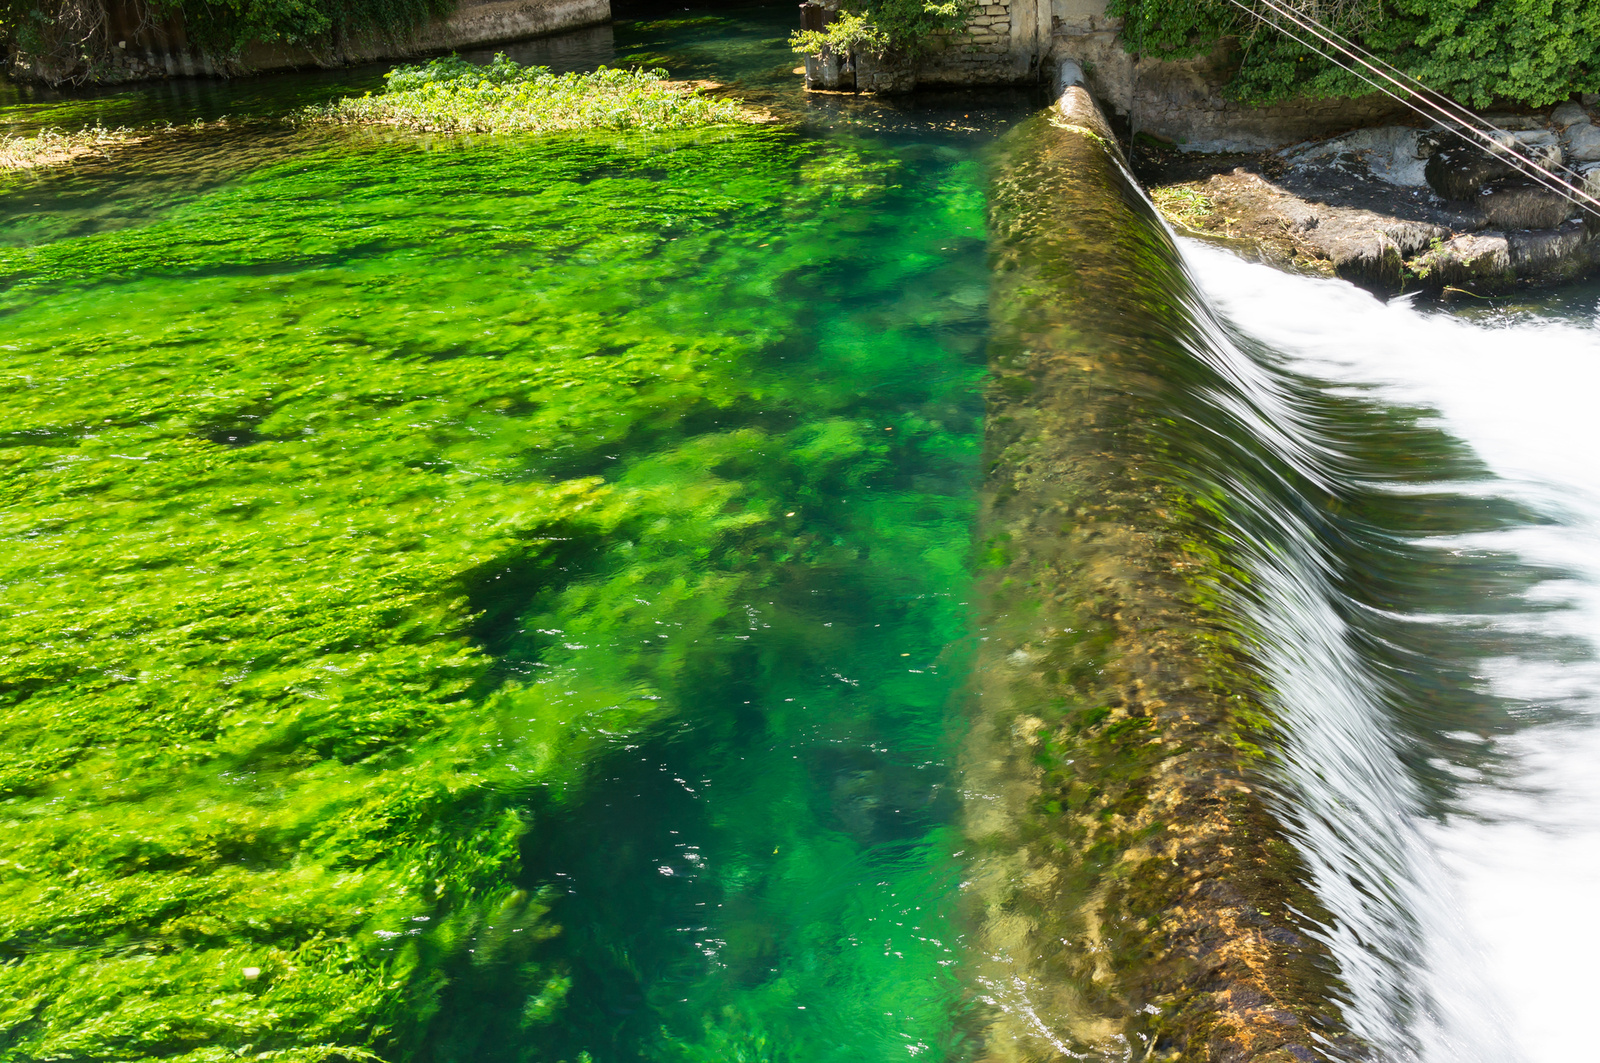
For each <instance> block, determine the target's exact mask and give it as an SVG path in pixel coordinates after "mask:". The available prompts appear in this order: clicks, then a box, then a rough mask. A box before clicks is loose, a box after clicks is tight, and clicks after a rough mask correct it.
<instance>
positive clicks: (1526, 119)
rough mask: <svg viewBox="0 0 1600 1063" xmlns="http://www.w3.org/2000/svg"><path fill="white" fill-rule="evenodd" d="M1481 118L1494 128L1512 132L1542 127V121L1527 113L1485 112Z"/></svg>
mask: <svg viewBox="0 0 1600 1063" xmlns="http://www.w3.org/2000/svg"><path fill="white" fill-rule="evenodd" d="M1483 120H1484V121H1485V122H1487V123H1489V124H1490V125H1492V126H1494V127H1495V128H1496V129H1509V130H1512V131H1514V132H1525V131H1532V130H1535V129H1543V128H1544V123H1543V122H1541V121H1539V119H1537V118H1535V117H1533V116H1532V115H1527V114H1486V115H1484V116H1483Z"/></svg>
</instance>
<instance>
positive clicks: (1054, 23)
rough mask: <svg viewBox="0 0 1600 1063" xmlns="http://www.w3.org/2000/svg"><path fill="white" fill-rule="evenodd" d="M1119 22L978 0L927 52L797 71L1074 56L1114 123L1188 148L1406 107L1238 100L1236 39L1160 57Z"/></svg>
mask: <svg viewBox="0 0 1600 1063" xmlns="http://www.w3.org/2000/svg"><path fill="white" fill-rule="evenodd" d="M823 4H824V6H836V4H837V0H823ZM1121 27H1122V23H1121V20H1119V19H1114V18H1110V17H1109V16H1107V15H1106V0H979V6H978V7H977V8H976V9H975V11H974V14H973V16H972V18H971V20H970V21H969V22H968V24H967V25H966V27H964V28H963V29H962V30H960V31H958V32H956V33H951V34H946V35H944V36H942V37H939V38H937V39H936V40H935V41H934V42H933V51H932V54H931V55H928V56H926V57H924V58H923V59H921V60H919V61H917V62H915V63H908V62H906V61H903V60H902V61H895V60H893V59H891V60H888V61H881V60H875V59H872V58H870V57H865V56H856V57H833V56H824V57H815V58H813V59H810V60H808V61H807V79H806V80H807V85H808V86H809V87H811V88H818V89H834V90H844V91H862V92H867V91H877V92H906V91H910V90H911V89H913V88H918V87H923V88H929V87H939V86H976V85H1011V84H1020V83H1027V82H1036V81H1041V80H1045V79H1047V78H1048V77H1050V76H1051V75H1052V74H1053V73H1054V71H1055V70H1057V69H1059V68H1060V67H1061V65H1062V64H1063V63H1065V62H1068V61H1071V62H1075V63H1077V64H1078V65H1079V66H1080V67H1081V68H1082V69H1083V71H1084V75H1085V82H1086V84H1087V85H1088V88H1089V90H1090V91H1091V92H1092V93H1093V94H1094V95H1095V97H1096V98H1097V99H1098V100H1099V101H1100V103H1101V105H1102V106H1103V107H1105V108H1106V110H1107V111H1108V112H1109V113H1110V114H1111V115H1113V116H1114V118H1115V119H1116V120H1117V124H1118V125H1119V126H1120V127H1122V128H1123V129H1126V130H1128V131H1130V132H1144V133H1149V134H1153V135H1155V136H1157V137H1160V138H1162V139H1166V140H1170V141H1173V142H1174V143H1177V144H1178V145H1180V146H1181V147H1184V148H1186V149H1190V150H1209V151H1221V150H1257V149H1262V148H1270V147H1280V146H1283V145H1286V144H1290V143H1294V142H1295V141H1299V140H1305V139H1308V138H1310V137H1315V136H1320V135H1323V134H1328V133H1335V132H1339V131H1341V130H1345V129H1349V128H1351V127H1354V126H1361V125H1371V124H1375V123H1380V122H1384V121H1388V120H1392V119H1394V118H1395V117H1396V116H1398V115H1401V114H1404V113H1406V112H1405V111H1404V108H1402V107H1401V106H1400V105H1399V104H1397V103H1395V102H1394V101H1393V100H1391V99H1389V98H1388V97H1386V96H1381V95H1373V96H1368V97H1363V98H1361V99H1355V100H1297V101H1292V102H1289V103H1282V104H1277V105H1275V106H1272V107H1246V106H1243V105H1241V104H1238V103H1234V102H1232V101H1230V100H1227V99H1224V98H1223V95H1222V87H1223V86H1224V85H1225V84H1227V82H1228V80H1229V78H1230V77H1231V75H1232V73H1233V71H1234V69H1236V66H1237V57H1238V49H1237V45H1236V44H1235V43H1234V42H1231V41H1224V42H1222V43H1221V44H1219V45H1218V46H1217V48H1216V50H1215V51H1213V53H1212V54H1211V55H1209V56H1203V57H1201V58H1197V59H1192V60H1186V61H1182V62H1164V61H1161V60H1155V59H1143V58H1140V57H1138V56H1134V55H1130V54H1129V53H1128V52H1127V51H1126V50H1125V49H1124V48H1123V47H1122V41H1121V39H1120V30H1121Z"/></svg>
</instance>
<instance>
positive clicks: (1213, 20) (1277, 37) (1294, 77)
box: [1107, 0, 1600, 107]
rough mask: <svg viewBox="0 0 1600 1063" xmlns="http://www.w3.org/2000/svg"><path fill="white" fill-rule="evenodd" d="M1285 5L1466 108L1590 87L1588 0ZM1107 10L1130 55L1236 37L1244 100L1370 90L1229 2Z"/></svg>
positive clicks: (1594, 20)
mask: <svg viewBox="0 0 1600 1063" xmlns="http://www.w3.org/2000/svg"><path fill="white" fill-rule="evenodd" d="M1294 6H1295V7H1296V8H1297V9H1299V10H1302V11H1304V12H1306V13H1307V14H1310V15H1312V16H1313V17H1315V18H1317V19H1318V20H1319V21H1322V22H1324V23H1325V24H1327V25H1330V26H1332V27H1333V28H1334V29H1336V30H1338V31H1339V32H1340V33H1342V34H1344V35H1345V36H1347V37H1349V38H1351V39H1352V40H1354V41H1357V42H1358V43H1360V44H1362V45H1363V46H1364V47H1365V48H1367V49H1368V50H1370V51H1372V52H1374V53H1376V54H1377V55H1378V56H1380V57H1382V58H1383V59H1385V60H1386V61H1388V62H1390V63H1392V64H1394V65H1395V66H1397V67H1399V68H1400V69H1402V70H1404V71H1406V72H1407V73H1409V74H1411V75H1413V76H1415V77H1417V78H1420V79H1421V80H1422V81H1423V82H1424V83H1425V84H1427V85H1428V86H1429V87H1430V88H1433V89H1436V90H1438V91H1440V92H1443V93H1445V94H1447V95H1449V96H1452V97H1454V98H1456V99H1458V100H1460V101H1461V102H1463V103H1466V104H1469V105H1471V106H1474V107H1487V106H1490V105H1492V104H1495V103H1515V104H1527V105H1530V106H1544V105H1546V104H1550V103H1555V102H1557V101H1560V100H1565V99H1568V98H1569V97H1571V96H1572V95H1573V94H1574V93H1578V92H1596V91H1600V4H1596V3H1595V2H1594V0H1383V2H1382V3H1378V2H1376V0H1342V2H1341V0H1322V2H1320V3H1319V2H1318V0H1297V2H1294ZM1107 13H1108V14H1110V15H1114V16H1118V17H1121V18H1123V19H1125V20H1126V26H1125V28H1124V30H1123V39H1124V42H1125V43H1126V45H1127V47H1128V49H1129V50H1130V51H1134V52H1138V53H1140V54H1143V55H1148V56H1151V57H1154V58H1161V59H1180V58H1189V57H1193V56H1196V55H1204V54H1209V53H1210V52H1212V50H1213V49H1214V48H1215V47H1216V46H1217V44H1218V42H1219V41H1221V40H1222V39H1223V38H1226V37H1233V38H1237V40H1238V43H1239V52H1238V54H1237V55H1236V56H1235V61H1236V62H1237V63H1238V64H1239V65H1238V69H1237V72H1236V73H1235V74H1234V76H1233V80H1232V82H1231V84H1230V86H1229V88H1230V92H1231V94H1232V95H1233V96H1235V97H1236V98H1238V99H1240V100H1243V101H1246V102H1250V103H1268V102H1272V101H1274V100H1281V99H1287V98H1290V97H1294V96H1361V95H1365V94H1367V93H1370V92H1372V91H1373V88H1372V86H1371V85H1369V84H1368V83H1366V82H1365V81H1363V80H1361V79H1360V78H1358V77H1356V76H1354V75H1352V74H1349V73H1346V72H1345V71H1343V70H1341V69H1339V68H1338V67H1336V66H1334V65H1333V64H1332V63H1329V62H1328V61H1327V60H1325V59H1323V58H1321V57H1320V56H1319V55H1317V54H1316V53H1315V52H1313V51H1312V50H1311V49H1309V48H1307V47H1306V46H1304V45H1302V44H1299V43H1297V42H1295V41H1293V40H1291V39H1290V38H1289V37H1287V36H1285V35H1284V34H1282V33H1279V32H1278V31H1276V30H1273V29H1270V28H1268V27H1267V26H1265V25H1263V24H1262V23H1261V22H1260V21H1259V20H1258V19H1256V18H1254V17H1252V16H1251V15H1250V14H1248V13H1246V12H1244V11H1242V10H1240V9H1239V8H1238V7H1236V6H1234V5H1233V4H1232V3H1230V2H1229V0H1110V3H1109V4H1108V6H1107ZM1300 35H1301V36H1305V34H1303V33H1301V34H1300Z"/></svg>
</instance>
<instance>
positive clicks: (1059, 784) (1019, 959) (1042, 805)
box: [966, 86, 1341, 1061]
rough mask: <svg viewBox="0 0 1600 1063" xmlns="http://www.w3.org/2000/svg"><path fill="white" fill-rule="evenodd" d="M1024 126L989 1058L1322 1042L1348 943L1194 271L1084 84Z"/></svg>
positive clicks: (981, 879)
mask: <svg viewBox="0 0 1600 1063" xmlns="http://www.w3.org/2000/svg"><path fill="white" fill-rule="evenodd" d="M1007 148H1008V150H1007V153H1006V155H1005V157H1004V159H1003V161H1001V162H1000V163H999V165H998V173H997V176H996V177H995V180H994V185H993V199H992V205H991V238H992V241H993V248H992V259H993V268H994V278H995V289H994V292H993V299H992V313H993V319H994V332H993V336H992V339H991V348H990V350H991V358H990V362H991V372H992V374H993V380H992V383H991V393H990V400H989V415H988V438H987V444H986V463H987V468H988V484H987V489H986V495H985V505H984V514H985V515H984V518H983V527H982V531H981V535H982V537H983V544H984V547H985V549H986V550H987V551H988V555H989V557H990V560H991V565H992V569H991V574H990V575H989V576H988V581H987V582H988V587H989V599H988V609H987V616H988V618H989V622H988V626H987V627H986V628H985V630H984V634H983V639H984V641H983V642H982V650H981V651H980V654H979V659H978V661H977V662H976V666H975V674H976V676H978V677H979V678H978V680H977V690H976V692H975V693H976V698H975V701H976V704H977V709H976V713H977V719H976V723H975V726H974V730H973V734H972V738H971V741H970V744H969V747H968V749H967V752H966V758H967V760H966V770H967V786H968V788H969V794H968V806H967V807H968V809H969V811H968V817H967V832H968V834H969V836H970V837H971V839H972V840H973V842H974V843H975V845H977V846H979V847H980V848H981V851H982V852H983V856H982V857H981V858H980V861H979V871H978V872H977V874H976V875H975V876H974V882H975V886H974V892H975V894H976V896H977V897H978V898H979V899H980V903H981V907H982V910H983V914H982V922H981V925H982V929H981V931H980V937H981V944H980V945H979V949H978V950H979V951H980V952H981V953H982V954H983V960H982V961H981V964H980V970H981V974H980V978H981V980H982V982H983V984H984V985H985V987H986V990H987V992H988V993H989V994H991V995H992V997H993V999H994V1002H995V1004H996V1005H997V1007H998V1009H999V1016H1000V1017H999V1018H997V1020H996V1024H997V1029H996V1030H995V1031H994V1036H992V1037H991V1039H990V1044H991V1046H992V1047H991V1051H990V1056H989V1057H988V1058H991V1059H995V1060H1001V1059H1006V1060H1010V1059H1056V1058H1062V1057H1063V1056H1070V1055H1072V1054H1074V1053H1077V1052H1082V1051H1096V1053H1097V1054H1098V1052H1100V1051H1105V1050H1109V1049H1113V1048H1114V1047H1115V1045H1117V1044H1119V1043H1120V1044H1122V1045H1124V1046H1125V1047H1126V1049H1127V1050H1128V1051H1131V1052H1132V1053H1133V1056H1132V1057H1131V1058H1136V1059H1200V1058H1211V1059H1229V1060H1285V1061H1287V1060H1290V1059H1304V1058H1311V1056H1310V1055H1308V1054H1307V1053H1311V1052H1313V1051H1319V1050H1318V1049H1317V1046H1318V1044H1319V1042H1320V1043H1321V1044H1323V1045H1326V1044H1328V1043H1329V1041H1330V1039H1331V1038H1335V1037H1337V1036H1338V1034H1339V1033H1340V1031H1341V1024H1340V1018H1339V1014H1338V1011H1337V1008H1336V1007H1334V1006H1333V1004H1332V994H1331V992H1330V989H1331V987H1332V985H1333V979H1334V971H1333V969H1332V965H1331V963H1330V962H1329V957H1328V956H1327V955H1326V954H1325V953H1324V952H1323V951H1322V950H1320V949H1319V948H1318V947H1316V946H1315V945H1314V944H1313V943H1312V941H1311V940H1310V939H1309V938H1308V937H1307V936H1306V934H1305V930H1306V926H1305V921H1306V920H1307V918H1308V917H1311V915H1312V913H1315V912H1317V910H1318V909H1317V906H1316V902H1315V900H1314V898H1312V897H1311V895H1310V894H1309V891H1308V890H1307V889H1306V888H1305V886H1304V884H1303V878H1304V869H1303V867H1301V866H1300V864H1299V863H1298V862H1297V859H1296V857H1295V855H1294V853H1293V851H1292V849H1291V848H1290V847H1289V846H1288V844H1287V843H1286V842H1285V840H1284V837H1283V831H1282V828H1281V826H1280V825H1279V824H1278V822H1277V821H1276V820H1275V818H1274V816H1273V814H1272V812H1271V811H1270V810H1269V808H1268V807H1267V805H1266V804H1265V802H1264V800H1263V798H1262V796H1261V795H1260V794H1259V793H1258V792H1257V791H1256V787H1255V786H1254V785H1252V781H1251V777H1252V765H1253V763H1254V762H1255V760H1256V758H1257V756H1258V755H1259V750H1258V749H1257V748H1256V747H1255V745H1254V743H1255V741H1256V740H1257V739H1256V738H1254V737H1253V736H1252V735H1253V730H1254V728H1255V727H1256V726H1257V725H1258V724H1259V723H1260V721H1261V720H1262V715H1261V706H1260V704H1259V702H1258V701H1257V700H1256V697H1255V693H1254V684H1253V682H1252V678H1251V674H1250V671H1249V668H1248V663H1247V661H1246V660H1245V658H1244V656H1243V653H1242V650H1241V647H1240V646H1239V645H1238V643H1237V642H1236V641H1235V640H1234V639H1233V638H1232V637H1231V636H1230V634H1229V629H1228V626H1227V624H1226V622H1225V619H1224V617H1222V616H1221V615H1220V612H1219V610H1220V608H1221V603H1220V599H1219V597H1218V595H1217V590H1216V588H1218V587H1219V586H1220V585H1221V584H1223V583H1225V582H1227V580H1228V579H1229V573H1228V572H1227V570H1226V567H1225V566H1226V564H1227V562H1226V561H1225V560H1224V557H1225V554H1224V553H1223V552H1222V549H1221V548H1222V543H1221V542H1219V539H1218V535H1217V532H1216V530H1215V528H1214V527H1212V526H1210V525H1208V524H1207V522H1206V520H1205V514H1206V510H1207V507H1208V504H1209V502H1210V500H1208V499H1207V498H1206V497H1204V496H1202V495H1200V494H1199V493H1197V491H1196V485H1194V484H1193V483H1186V482H1185V481H1184V479H1183V478H1182V472H1181V469H1179V468H1178V467H1176V465H1175V458H1176V457H1178V456H1177V455H1175V454H1174V451H1173V448H1172V445H1171V437H1172V433H1170V432H1166V431H1164V430H1163V426H1171V425H1173V424H1175V419H1178V418H1184V417H1185V414H1184V413H1183V410H1182V402H1181V399H1180V397H1179V392H1182V391H1183V390H1185V389H1188V388H1191V387H1193V386H1195V385H1196V384H1199V383H1202V381H1201V380H1198V379H1196V378H1197V377H1203V376H1204V375H1205V374H1204V373H1203V372H1201V371H1200V367H1199V366H1198V364H1197V360H1196V359H1195V357H1194V355H1193V353H1192V351H1191V348H1192V345H1193V342H1194V339H1193V337H1194V333H1195V325H1194V322H1193V321H1192V319H1191V318H1190V316H1189V310H1188V307H1187V305H1186V300H1185V298H1184V292H1185V289H1186V288H1187V278H1186V277H1185V276H1184V274H1183V271H1182V268H1181V265H1180V264H1179V261H1178V258H1177V254H1176V251H1175V249H1174V248H1173V246H1172V245H1171V243H1170V241H1169V239H1168V236H1167V234H1166V231H1165V229H1164V228H1163V226H1162V225H1161V223H1160V222H1159V221H1158V220H1157V218H1156V217H1155V215H1154V213H1153V212H1152V210H1151V208H1150V207H1149V205H1148V204H1147V203H1146V201H1145V200H1144V198H1143V195H1142V193H1141V192H1140V191H1139V190H1138V188H1137V186H1136V185H1135V184H1134V183H1133V182H1132V180H1131V178H1130V177H1129V176H1128V175H1127V172H1126V170H1125V168H1124V166H1123V164H1122V160H1121V158H1120V155H1119V152H1118V149H1117V147H1116V143H1115V140H1114V139H1113V138H1112V136H1111V134H1110V131H1109V130H1108V129H1107V127H1106V125H1105V123H1104V121H1103V119H1102V118H1101V116H1100V113H1099V111H1098V109H1097V108H1096V106H1095V104H1094V102H1093V101H1092V99H1091V98H1090V97H1089V95H1088V94H1087V92H1085V90H1084V89H1082V88H1081V87H1078V86H1072V87H1069V88H1067V89H1066V90H1065V92H1064V93H1063V94H1062V96H1061V98H1060V100H1059V101H1058V102H1057V104H1056V105H1055V106H1054V107H1053V108H1052V109H1051V110H1050V111H1048V112H1046V113H1045V114H1042V115H1039V116H1036V117H1034V118H1033V119H1031V120H1029V121H1028V122H1027V123H1026V124H1025V125H1024V126H1023V127H1022V128H1021V129H1019V130H1018V131H1017V132H1016V133H1015V134H1014V135H1013V138H1012V139H1011V141H1010V142H1009V144H1008V145H1007ZM1046 943H1048V944H1046ZM1063 1036H1066V1037H1067V1038H1070V1040H1067V1041H1063V1040H1062V1039H1061V1038H1062V1037H1063ZM1207 1053H1210V1054H1209V1055H1208V1054H1207Z"/></svg>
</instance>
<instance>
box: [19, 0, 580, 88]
mask: <svg viewBox="0 0 1600 1063" xmlns="http://www.w3.org/2000/svg"><path fill="white" fill-rule="evenodd" d="M102 3H103V9H104V23H103V27H102V30H101V33H102V34H103V36H102V37H101V47H100V49H99V51H100V53H101V54H100V55H98V56H96V57H95V58H94V59H93V60H91V61H90V62H88V63H84V62H83V61H82V60H81V58H80V57H78V56H76V55H73V54H71V53H68V54H67V55H66V56H65V57H64V58H63V57H56V56H50V55H45V56H36V55H24V54H14V55H13V56H12V66H11V69H12V73H13V74H14V75H16V76H21V77H33V78H36V79H38V80H41V81H47V82H51V83H60V82H63V81H74V82H82V81H94V82H125V81H141V80H150V79H154V78H166V77H195V76H228V75H236V74H257V73H265V72H268V71H274V70H291V69H300V68H307V67H335V66H345V65H348V64H350V63H361V62H370V61H373V60H378V59H399V58H410V57H414V56H422V55H436V54H440V53H444V52H449V51H452V50H454V49H457V48H473V47H479V46H483V45H492V44H500V43H504V42H509V41H515V40H521V39H523V38H527V37H535V36H539V35H541V34H549V33H557V32H560V31H562V30H568V29H574V28H577V27H580V26H590V25H595V24H598V23H604V22H609V21H610V20H611V0H460V3H459V4H458V5H457V6H456V9H455V10H454V11H452V12H451V13H450V14H449V15H448V16H446V17H444V18H440V19H434V20H432V21H431V22H429V23H428V24H427V25H425V26H422V27H420V28H419V29H417V30H416V31H415V32H413V33H411V34H408V35H406V36H404V37H399V38H385V37H373V38H359V39H348V40H339V41H336V42H333V43H330V44H328V45H325V46H322V47H310V46H307V45H290V44H282V43H257V44H253V45H251V46H249V47H247V48H246V49H245V50H244V51H243V53H241V54H240V55H239V56H237V57H230V56H219V55H213V54H210V53H208V52H207V51H206V50H205V49H203V48H200V47H198V46H196V45H195V44H194V43H193V42H191V41H190V40H189V39H188V36H187V34H186V33H185V32H184V26H183V19H182V18H181V17H180V16H172V17H167V18H156V17H154V16H153V15H152V14H151V12H150V10H149V8H148V7H147V5H146V4H145V2H144V0H102Z"/></svg>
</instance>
